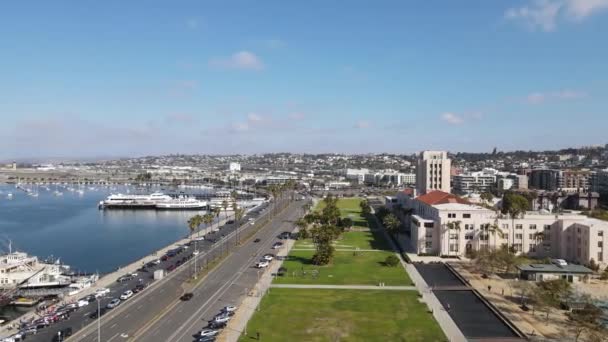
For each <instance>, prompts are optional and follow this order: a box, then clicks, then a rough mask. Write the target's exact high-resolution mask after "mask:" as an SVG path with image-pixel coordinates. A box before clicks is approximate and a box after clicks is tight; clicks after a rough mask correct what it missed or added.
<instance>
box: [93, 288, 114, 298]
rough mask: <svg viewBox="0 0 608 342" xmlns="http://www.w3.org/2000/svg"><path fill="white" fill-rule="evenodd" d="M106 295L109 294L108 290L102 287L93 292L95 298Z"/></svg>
mask: <svg viewBox="0 0 608 342" xmlns="http://www.w3.org/2000/svg"><path fill="white" fill-rule="evenodd" d="M108 293H110V289H108V288H106V287H102V288H100V289H97V291H95V297H97V298H99V297H103V296H105V295H107V294H108Z"/></svg>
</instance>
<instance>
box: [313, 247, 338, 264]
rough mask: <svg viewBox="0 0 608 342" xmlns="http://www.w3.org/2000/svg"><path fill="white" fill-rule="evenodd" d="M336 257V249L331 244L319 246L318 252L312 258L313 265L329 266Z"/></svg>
mask: <svg viewBox="0 0 608 342" xmlns="http://www.w3.org/2000/svg"><path fill="white" fill-rule="evenodd" d="M333 255H334V247H333V246H332V245H331V244H329V243H323V244H320V245H317V252H316V253H315V254H314V255H313V256H312V263H313V264H315V265H327V264H329V263H330V262H331V260H332V258H333Z"/></svg>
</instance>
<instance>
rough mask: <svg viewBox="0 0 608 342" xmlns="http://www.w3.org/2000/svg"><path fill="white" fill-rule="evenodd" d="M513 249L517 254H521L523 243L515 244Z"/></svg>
mask: <svg viewBox="0 0 608 342" xmlns="http://www.w3.org/2000/svg"><path fill="white" fill-rule="evenodd" d="M513 248H514V249H515V251H516V252H521V243H514V244H513Z"/></svg>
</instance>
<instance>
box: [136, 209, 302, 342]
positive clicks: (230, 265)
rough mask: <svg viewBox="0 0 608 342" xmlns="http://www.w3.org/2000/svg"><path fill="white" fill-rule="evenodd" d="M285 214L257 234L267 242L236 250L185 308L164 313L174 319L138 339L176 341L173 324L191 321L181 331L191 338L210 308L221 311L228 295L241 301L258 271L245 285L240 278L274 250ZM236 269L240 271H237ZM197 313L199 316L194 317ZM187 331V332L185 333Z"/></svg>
mask: <svg viewBox="0 0 608 342" xmlns="http://www.w3.org/2000/svg"><path fill="white" fill-rule="evenodd" d="M290 211H291V210H290ZM285 215H286V214H282V215H280V216H279V217H277V218H276V219H275V220H273V221H272V222H271V227H270V229H269V230H265V231H263V232H259V233H257V234H256V235H255V236H254V238H255V237H260V238H263V239H264V240H265V241H266V242H265V243H262V244H259V243H253V242H251V240H250V242H248V244H246V245H244V246H243V247H241V248H240V249H239V250H238V251H237V252H235V253H233V254H232V255H231V257H230V258H229V259H228V260H226V262H224V263H223V264H222V265H221V266H220V268H218V269H216V270H215V271H214V272H212V273H210V274H209V277H210V279H212V280H211V281H207V280H206V281H205V282H204V283H203V284H202V285H201V286H200V287H199V288H197V289H196V290H195V291H194V293H195V297H194V298H193V299H194V300H191V301H189V302H186V303H183V304H181V306H182V308H179V309H177V308H175V309H173V310H171V311H170V312H168V313H167V314H166V315H165V316H164V317H171V318H173V319H172V320H171V321H169V319H161V320H159V321H158V322H157V323H156V324H154V325H153V326H152V327H150V328H148V329H147V331H146V332H145V333H144V334H143V335H142V336H141V337H140V338H138V339H139V340H142V341H147V340H150V341H152V340H158V341H163V340H167V341H168V340H174V339H175V338H174V337H173V336H168V335H169V334H172V333H174V332H175V331H176V329H175V328H174V327H173V326H174V325H175V323H174V322H184V321H190V326H189V327H188V329H187V330H186V329H181V328H180V329H181V330H183V331H182V332H181V335H182V337H183V336H185V337H184V338H185V339H186V340H191V339H192V336H191V335H189V334H188V333H187V332H188V331H192V334H194V333H196V332H197V331H198V330H199V329H198V326H202V325H205V324H206V322H202V321H201V320H200V316H201V314H204V315H208V314H209V311H210V310H215V309H217V310H218V312H219V309H220V308H221V307H223V304H224V303H225V302H226V301H227V299H226V298H230V299H228V301H233V302H234V301H236V300H238V298H239V297H240V295H242V294H244V290H245V288H246V287H247V286H249V287H252V285H254V284H255V282H256V281H257V275H255V274H256V273H253V274H252V277H251V278H249V279H248V280H249V281H248V283H249V285H247V284H244V285H243V284H241V283H242V281H241V279H239V277H240V276H241V275H242V274H244V273H245V271H247V269H250V268H251V266H252V265H253V263H254V262H255V261H257V260H258V259H259V258H260V257H261V256H262V255H263V254H265V253H266V252H267V251H268V250H270V246H271V245H272V244H273V243H274V242H275V240H274V236H275V235H276V233H277V231H278V230H279V229H281V228H282V227H283V224H284V221H285V218H286V217H285ZM287 218H289V216H287ZM235 270H238V271H237V272H235ZM227 280H228V281H227ZM235 285H236V286H235ZM226 289H229V290H230V295H229V297H226V296H225V295H224V294H225V293H227V292H229V291H228V290H226ZM218 294H219V296H218ZM201 302H204V303H201ZM202 310H204V312H203V313H201V311H202ZM197 312H198V313H197ZM214 314H215V313H213V315H214ZM194 316H196V317H195V318H193V317H194ZM178 330H179V329H178ZM184 331H185V332H186V333H185V334H184ZM175 340H177V339H175Z"/></svg>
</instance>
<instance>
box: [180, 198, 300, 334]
mask: <svg viewBox="0 0 608 342" xmlns="http://www.w3.org/2000/svg"><path fill="white" fill-rule="evenodd" d="M296 208H297V207H296ZM297 212H298V211H297V209H296V210H294V211H293V212H291V213H290V215H292V216H291V217H289V216H288V217H287V219H284V220H278V221H277V223H276V224H277V225H276V227H274V228H275V229H273V230H272V231H271V232H270V233H269V234H268V235H266V236H265V237H264V238H265V239H267V244H266V245H265V246H263V247H262V248H260V249H259V250H258V251H257V252H256V253H252V255H253V257H252V258H250V259H249V260H248V262H247V263H246V264H245V265H244V267H243V269H241V270H240V272H239V274H238V275H236V276H235V277H234V278H233V279H231V280H230V284H228V285H227V286H225V287H224V288H223V289H221V290H220V291H218V292H216V293H213V294H212V297H211V298H212V299H213V300H212V301H210V302H208V303H207V304H206V305H205V307H203V308H200V309H199V310H198V311H196V313H195V314H194V315H195V316H199V317H197V318H198V319H194V320H192V321H191V322H190V323H188V324H185V325H183V326H182V327H180V328H179V329H178V330H181V332H180V334H179V335H178V337H175V336H169V338H170V340H176V341H182V340H183V341H191V340H192V338H193V336H194V335H195V334H196V333H198V332H199V331H200V329H201V328H203V327H205V326H206V325H207V321H208V320H210V319H212V318H213V317H214V316H215V315H216V314H217V313H219V311H220V309H221V308H223V307H224V306H226V305H229V304H231V303H235V302H237V301H238V300H239V299H240V297H241V295H243V294H245V293H244V292H243V290H244V289H247V288H249V289H250V288H253V286H255V284H256V283H257V281H258V279H259V275H258V270H257V269H254V268H253V267H252V265H253V264H254V263H255V262H257V260H259V258H260V257H261V256H262V255H264V254H266V253H268V251H270V250H271V247H270V246H272V244H273V243H274V242H276V241H277V240H276V239H274V236H275V235H276V234H277V232H278V231H279V230H280V229H285V226H284V224H285V223H288V224H291V223H292V221H291V220H293V217H296V216H297ZM291 229H293V228H292V227H290V230H291ZM249 253H251V251H247V254H249ZM261 272H262V271H260V274H261ZM185 319H187V317H185ZM182 321H183V320H182ZM173 330H175V329H170V331H173Z"/></svg>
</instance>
